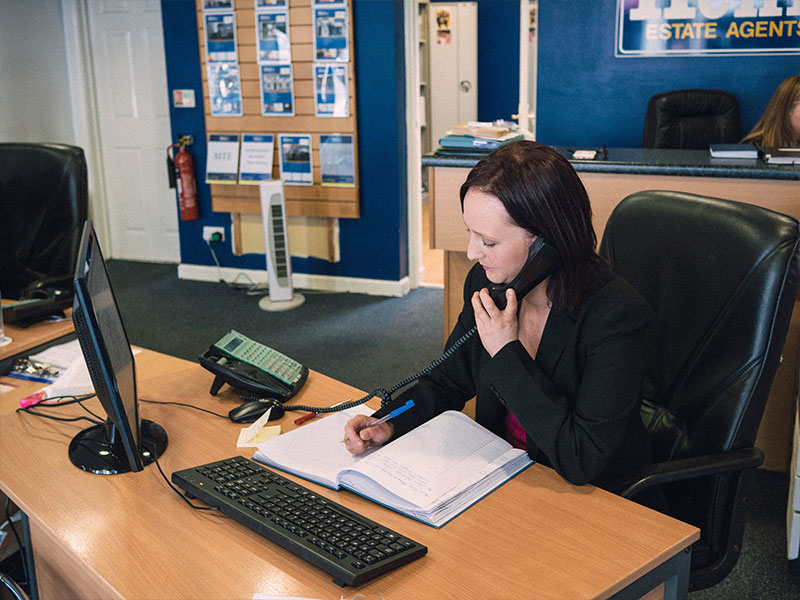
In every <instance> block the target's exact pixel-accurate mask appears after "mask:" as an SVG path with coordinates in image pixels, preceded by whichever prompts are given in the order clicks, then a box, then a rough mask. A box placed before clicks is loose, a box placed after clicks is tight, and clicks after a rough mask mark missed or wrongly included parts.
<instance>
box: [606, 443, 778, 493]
mask: <svg viewBox="0 0 800 600" xmlns="http://www.w3.org/2000/svg"><path fill="white" fill-rule="evenodd" d="M763 462H764V453H763V452H761V450H759V449H758V448H740V449H738V450H729V451H728V452H720V453H718V454H706V455H704V456H695V457H692V458H683V459H680V460H672V461H668V462H661V463H655V464H652V465H648V466H647V467H644V468H642V469H640V470H638V471H637V472H635V473H633V474H632V475H631V476H630V477H629V478H626V479H625V480H624V481H620V482H617V483H616V484H615V485H613V486H609V487H610V489H613V490H618V491H617V492H616V493H617V494H619V495H620V496H622V497H623V498H631V497H633V496H635V495H636V494H638V493H640V492H642V491H644V490H646V489H647V488H650V487H652V486H654V485H660V484H662V483H671V482H673V481H682V480H685V479H694V478H696V477H704V476H707V475H719V474H721V473H729V472H731V471H744V470H746V469H755V468H756V467H758V466H760V465H761V463H763Z"/></svg>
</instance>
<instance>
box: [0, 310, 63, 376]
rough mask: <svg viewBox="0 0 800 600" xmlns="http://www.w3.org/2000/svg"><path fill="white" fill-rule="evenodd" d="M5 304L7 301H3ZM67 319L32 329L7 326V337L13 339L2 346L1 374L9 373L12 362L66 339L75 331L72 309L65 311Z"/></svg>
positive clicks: (35, 324)
mask: <svg viewBox="0 0 800 600" xmlns="http://www.w3.org/2000/svg"><path fill="white" fill-rule="evenodd" d="M3 303H4V304H5V301H3ZM64 314H65V315H66V316H67V318H66V319H65V320H63V321H40V322H39V323H34V324H33V325H31V326H30V327H25V328H22V327H17V326H16V325H11V324H8V323H6V324H5V329H6V332H5V335H6V336H7V337H10V338H11V340H12V341H11V343H10V344H8V345H6V346H0V373H7V372H8V370H9V368H10V367H11V361H12V360H13V359H14V358H16V357H17V356H21V355H23V354H26V353H27V354H33V353H34V352H35V351H37V350H39V349H42V348H44V347H45V346H47V345H50V344H51V343H53V342H55V341H58V340H60V339H62V338H66V337H67V336H69V335H70V334H72V333H73V332H74V331H75V327H74V326H73V325H72V309H71V308H68V309H67V310H65V311H64Z"/></svg>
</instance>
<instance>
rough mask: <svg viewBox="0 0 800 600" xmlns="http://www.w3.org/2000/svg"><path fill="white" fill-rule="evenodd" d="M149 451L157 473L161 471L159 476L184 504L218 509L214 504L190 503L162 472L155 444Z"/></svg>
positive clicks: (198, 507) (199, 507)
mask: <svg viewBox="0 0 800 600" xmlns="http://www.w3.org/2000/svg"><path fill="white" fill-rule="evenodd" d="M150 453H151V455H152V456H153V462H155V463H156V467H157V468H158V472H159V473H161V478H162V479H163V480H164V481H166V482H167V485H168V486H169V487H171V488H172V490H173V491H174V492H175V493H176V494H178V496H180V498H181V500H183V501H184V502H186V504H188V505H189V506H191V507H192V508H194V509H195V510H212V511H218V510H219V508H217V507H216V506H197V505H196V504H192V503H191V502H190V501H189V498H187V497H186V496H184V494H183V492H182V491H180V490H179V489H178V488H177V487H175V486H174V485H173V484H172V482H171V481H170V480H169V479H167V475H166V474H165V473H164V470H163V469H162V468H161V464H159V462H158V454H157V453H156V447H155V444H153V449H152V450H151V451H150Z"/></svg>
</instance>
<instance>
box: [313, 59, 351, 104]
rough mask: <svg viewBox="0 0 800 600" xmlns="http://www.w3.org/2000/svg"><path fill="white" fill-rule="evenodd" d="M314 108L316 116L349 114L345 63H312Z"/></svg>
mask: <svg viewBox="0 0 800 600" xmlns="http://www.w3.org/2000/svg"><path fill="white" fill-rule="evenodd" d="M314 109H315V114H316V116H318V117H349V116H350V93H349V90H348V87H347V65H346V64H338V63H315V64H314Z"/></svg>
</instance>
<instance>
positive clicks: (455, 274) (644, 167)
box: [422, 147, 800, 471]
mask: <svg viewBox="0 0 800 600" xmlns="http://www.w3.org/2000/svg"><path fill="white" fill-rule="evenodd" d="M556 149H557V150H558V151H559V152H561V154H562V155H564V156H565V157H566V158H567V159H569V160H570V162H571V163H572V165H573V167H574V168H575V170H576V171H577V172H578V175H579V176H580V178H581V180H582V181H583V184H584V186H585V187H586V190H587V192H588V194H589V199H590V201H591V203H592V213H593V218H592V221H593V223H594V227H595V231H596V232H597V238H598V242H599V240H600V239H601V238H602V235H603V231H604V229H605V224H606V221H607V220H608V217H609V215H610V214H611V211H612V210H613V209H614V207H615V206H616V205H617V204H618V203H619V202H620V200H622V199H623V198H625V197H626V196H628V195H629V194H632V193H634V192H638V191H642V190H656V189H661V190H676V191H681V192H690V193H694V194H701V195H705V196H715V197H718V198H726V199H729V200H736V201H739V202H748V203H750V204H755V205H758V206H763V207H765V208H769V209H771V210H775V211H777V212H781V213H784V214H787V215H791V216H793V217H795V218H796V219H798V220H800V167H798V166H768V165H766V164H765V163H764V162H762V161H761V160H758V159H744V160H733V159H714V158H711V157H710V156H709V153H708V151H706V150H664V149H645V148H608V149H607V150H606V151H605V152H603V150H600V151H599V152H598V158H596V159H594V160H573V159H572V158H571V157H572V153H573V151H575V150H579V149H580V150H588V149H595V150H598V149H597V148H589V147H572V148H563V147H557V148H556ZM483 155H484V154H481V153H477V152H474V153H473V152H470V153H456V152H453V153H444V152H442V151H441V150H439V151H437V152H436V153H434V154H428V155H425V156H424V157H423V158H422V165H423V166H424V167H427V168H428V189H429V195H430V210H431V215H430V216H431V228H430V230H431V239H430V244H431V247H433V248H438V249H442V250H445V259H444V260H445V265H444V335H445V336H447V334H448V333H449V332H450V330H451V329H452V327H453V325H454V323H455V321H456V319H457V318H458V314H459V312H460V311H461V307H462V304H463V299H462V285H463V282H464V277H465V276H466V274H467V271H468V270H469V268H470V267H471V266H472V263H471V262H470V261H469V260H467V256H466V249H467V241H468V238H467V231H466V228H465V227H464V223H463V221H462V219H461V203H460V200H459V194H458V192H459V188H460V187H461V184H462V183H463V182H464V180H465V179H466V176H467V173H468V172H469V170H470V169H471V168H472V167H473V166H474V165H475V164H477V162H478V161H479V160H480V158H481V156H483ZM795 306H796V305H795ZM798 349H800V310H795V311H794V314H793V316H792V322H791V325H790V329H789V333H788V335H787V339H786V344H785V346H784V352H783V363H782V364H781V366H780V368H779V369H778V373H777V375H776V377H775V383H774V384H773V386H772V392H771V395H770V400H769V403H768V405H767V408H766V410H765V414H764V419H763V421H762V425H761V430H760V431H759V437H758V440H757V445H758V446H759V447H760V448H761V449H762V450H763V451H764V454H765V456H766V460H765V463H764V466H765V467H766V468H768V469H771V470H778V471H785V470H786V468H787V466H788V462H789V456H790V448H791V441H792V429H791V424H792V422H793V420H794V413H795V404H796V402H797V391H798V373H799V370H798V369H799V368H800V367H799V361H798Z"/></svg>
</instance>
